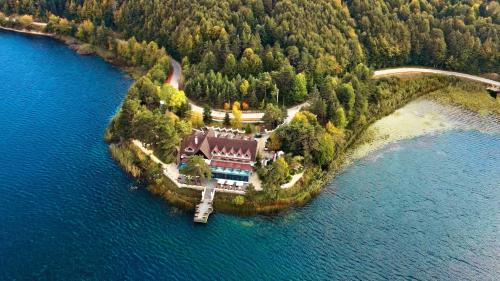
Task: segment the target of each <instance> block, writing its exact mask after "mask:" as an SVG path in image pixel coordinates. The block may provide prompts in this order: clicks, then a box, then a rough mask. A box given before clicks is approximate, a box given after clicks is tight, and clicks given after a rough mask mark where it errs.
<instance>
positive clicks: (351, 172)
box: [0, 32, 500, 280]
mask: <svg viewBox="0 0 500 281" xmlns="http://www.w3.org/2000/svg"><path fill="white" fill-rule="evenodd" d="M0 65H1V67H0V134H1V137H0V160H1V161H0V163H1V164H0V280H11V279H18V280H152V279H156V280H158V279H169V280H175V279H178V280H186V279H197V280H208V279H211V280H224V279H226V280H263V279H266V280H356V279H358V280H385V279H393V280H394V279H408V280H410V279H419V280H429V279H439V280H495V279H496V280H498V279H500V265H499V264H500V263H499V260H500V242H499V239H500V233H499V227H498V226H499V222H500V213H499V210H500V136H499V135H498V134H484V133H480V132H478V131H452V132H448V133H444V134H440V135H434V136H426V137H421V138H418V139H414V140H408V141H403V142H400V143H397V144H395V145H391V146H389V147H388V148H386V149H384V150H383V151H380V152H376V153H375V154H373V155H371V156H370V157H367V158H365V159H363V160H361V161H358V162H356V163H355V164H354V165H352V166H351V167H350V168H348V169H347V170H346V171H345V172H344V173H342V174H341V175H340V176H339V177H337V178H336V179H335V180H334V181H333V182H332V183H331V184H330V185H329V186H328V187H327V188H326V189H325V191H324V192H323V193H322V194H321V195H319V196H318V198H316V199H315V200H313V201H312V202H311V203H310V204H308V205H307V206H305V207H302V208H297V209H294V210H290V211H288V212H286V213H284V214H281V215H278V216H272V217H269V216H256V217H235V216H230V215H224V214H220V213H215V214H214V215H212V216H211V217H210V219H209V223H208V225H206V226H199V225H194V224H193V223H192V214H191V213H189V212H182V211H179V210H177V209H176V208H173V207H170V206H168V205H167V204H166V203H165V202H163V201H162V200H160V199H158V198H155V197H153V196H151V195H149V194H148V193H147V192H145V191H143V190H140V191H138V192H129V191H128V189H127V188H128V186H130V185H131V184H132V183H133V181H132V179H130V178H128V177H127V176H126V175H125V174H124V173H123V172H122V171H121V170H120V169H119V168H118V167H117V165H115V163H114V162H113V161H112V160H111V158H110V157H109V154H108V152H107V148H106V145H105V144H104V143H103V141H102V135H103V131H104V129H105V127H106V125H107V123H108V121H109V119H110V118H111V116H112V115H113V114H114V113H115V111H116V109H117V107H118V106H119V104H120V102H121V100H122V99H123V97H124V94H125V92H126V89H127V87H128V86H129V85H130V83H131V81H130V80H129V79H128V78H127V77H126V76H125V75H124V74H123V73H121V72H120V71H118V70H117V69H115V68H113V67H111V66H109V65H108V64H106V63H104V62H103V61H102V60H100V59H99V58H96V57H82V56H79V55H76V54H75V53H73V52H72V51H71V50H69V49H68V48H67V47H66V46H64V45H62V44H59V43H57V42H54V41H52V40H49V39H44V38H31V37H24V36H20V35H17V34H11V33H1V32H0Z"/></svg>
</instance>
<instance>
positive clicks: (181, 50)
mask: <svg viewBox="0 0 500 281" xmlns="http://www.w3.org/2000/svg"><path fill="white" fill-rule="evenodd" d="M1 2H3V4H0V9H2V11H3V12H5V13H6V14H12V13H16V14H24V13H28V14H33V15H35V16H37V17H39V18H41V19H44V18H45V19H46V18H48V15H49V13H54V14H56V15H59V16H62V17H65V18H67V19H69V20H75V21H79V22H82V21H83V20H88V21H90V22H91V23H93V25H94V26H96V28H97V27H98V26H103V27H104V28H108V29H110V30H114V31H118V32H120V33H121V34H123V36H124V37H125V38H129V37H132V36H133V37H135V38H136V39H137V40H138V41H139V42H140V41H142V40H146V41H153V40H154V41H156V42H157V43H158V44H159V45H160V46H163V47H165V48H166V50H167V51H168V52H169V53H170V54H172V55H173V56H174V57H176V58H177V59H179V60H181V59H182V62H183V66H184V71H185V73H184V74H185V92H186V94H187V95H188V96H189V97H190V98H192V99H194V100H198V101H202V102H206V103H209V104H211V105H212V106H216V107H222V106H223V105H224V103H232V102H234V101H240V102H246V103H247V104H249V105H250V107H251V108H259V109H264V108H265V107H266V104H267V103H278V104H280V105H290V104H297V103H300V102H302V101H304V100H305V99H308V98H309V97H310V96H311V95H313V94H314V93H317V92H320V93H321V96H326V95H327V94H326V93H325V91H332V90H338V89H331V87H330V86H331V85H329V84H331V83H330V82H331V81H332V79H336V78H337V77H342V76H344V75H346V74H347V73H349V72H352V71H353V70H354V69H355V68H356V67H360V65H361V67H363V65H366V66H368V67H372V68H381V67H389V66H399V65H412V64H414V65H427V66H434V67H438V68H447V69H453V70H458V71H464V72H470V73H476V72H495V73H498V72H500V63H499V61H500V57H499V54H500V50H499V46H500V5H499V3H498V1H484V0H483V1H481V0H468V1H455V0H411V1H410V0H386V1H382V0H348V1H341V0H333V1H331V0H315V1H307V0H285V1H276V0H193V1H179V0H158V1H144V0H70V1H63V0H45V1H34V0H16V1H14V0H12V1H10V0H3V1H1ZM343 87H344V86H343ZM340 90H342V89H340ZM328 101H329V100H327V102H328Z"/></svg>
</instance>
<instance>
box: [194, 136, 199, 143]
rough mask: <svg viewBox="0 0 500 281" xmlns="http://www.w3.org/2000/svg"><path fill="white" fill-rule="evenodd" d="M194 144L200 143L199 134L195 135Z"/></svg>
mask: <svg viewBox="0 0 500 281" xmlns="http://www.w3.org/2000/svg"><path fill="white" fill-rule="evenodd" d="M194 144H196V145H198V136H195V137H194Z"/></svg>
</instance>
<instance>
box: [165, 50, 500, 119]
mask: <svg viewBox="0 0 500 281" xmlns="http://www.w3.org/2000/svg"><path fill="white" fill-rule="evenodd" d="M170 61H171V62H172V73H171V74H170V76H169V78H168V82H169V83H170V85H172V86H173V87H175V88H176V89H179V86H180V85H181V81H182V67H181V65H180V63H179V62H178V61H176V60H174V59H172V58H171V59H170ZM416 73H426V74H439V75H446V76H454V77H458V78H462V79H467V80H471V81H476V82H479V83H484V84H487V85H491V86H494V87H500V82H497V81H494V80H491V79H487V78H483V77H479V76H475V75H470V74H465V73H460V72H454V71H445V70H439V69H433V68H419V67H398V68H390V69H381V70H375V72H374V73H373V77H374V78H380V77H385V76H397V75H405V74H416ZM189 103H190V104H191V109H192V110H193V111H194V112H199V113H203V107H201V106H199V105H197V104H195V103H193V102H192V101H189ZM307 105H309V103H308V102H304V103H301V104H299V105H296V106H293V107H290V108H288V109H287V117H286V119H285V122H284V123H288V122H290V121H291V120H292V118H293V116H294V115H295V114H296V113H297V112H299V110H300V109H301V108H302V107H304V106H307ZM225 115H226V112H225V111H220V110H212V118H213V119H215V120H219V121H221V120H223V119H224V116H225ZM263 116H264V112H243V113H242V116H241V119H242V122H243V123H253V122H262V117H263ZM229 117H231V118H233V114H232V113H229Z"/></svg>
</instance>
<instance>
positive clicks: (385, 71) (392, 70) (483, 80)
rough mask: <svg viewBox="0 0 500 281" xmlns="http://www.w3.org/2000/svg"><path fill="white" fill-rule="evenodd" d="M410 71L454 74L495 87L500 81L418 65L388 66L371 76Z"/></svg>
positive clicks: (410, 72)
mask: <svg viewBox="0 0 500 281" xmlns="http://www.w3.org/2000/svg"><path fill="white" fill-rule="evenodd" d="M412 73H429V74H440V75H446V76H455V77H458V78H463V79H467V80H472V81H476V82H479V83H484V84H488V85H492V86H496V87H500V82H497V81H495V80H491V79H487V78H483V77H480V76H476V75H470V74H465V73H460V72H454V71H446V70H439V69H432V68H419V67H399V68H390V69H381V70H375V72H374V73H373V77H384V76H392V75H400V74H412Z"/></svg>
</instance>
